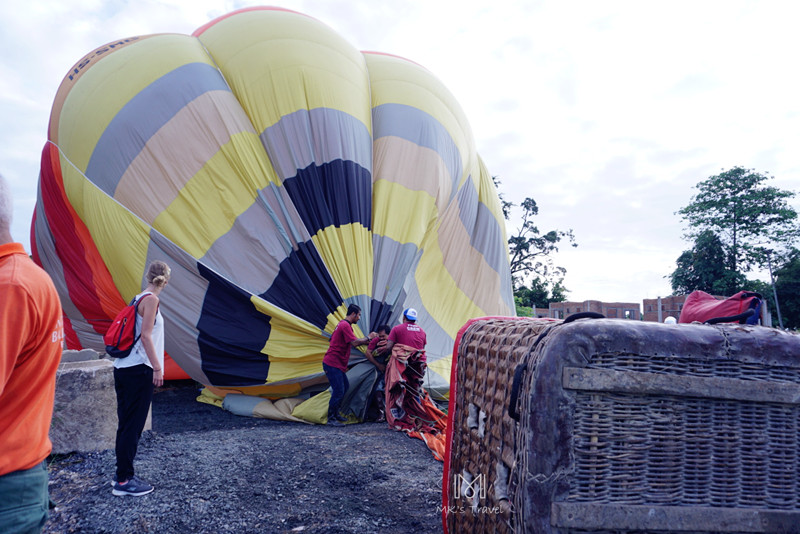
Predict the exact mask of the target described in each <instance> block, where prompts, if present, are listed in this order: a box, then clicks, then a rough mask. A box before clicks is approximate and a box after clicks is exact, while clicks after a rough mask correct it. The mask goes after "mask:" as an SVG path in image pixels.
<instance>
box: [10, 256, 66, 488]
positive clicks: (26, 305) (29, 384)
mask: <svg viewBox="0 0 800 534" xmlns="http://www.w3.org/2000/svg"><path fill="white" fill-rule="evenodd" d="M63 339H64V325H63V319H62V315H61V302H60V301H59V299H58V293H57V292H56V288H55V286H54V285H53V281H52V280H51V279H50V277H49V276H48V275H47V273H46V272H44V270H42V269H41V268H40V267H39V266H37V265H36V264H35V263H33V261H31V259H30V258H29V257H28V254H27V253H26V252H25V249H24V248H23V247H22V245H21V244H20V243H6V244H4V245H0V475H5V474H6V473H11V472H13V471H20V470H23V469H30V468H31V467H33V466H35V465H36V464H38V463H39V462H41V461H42V460H44V459H45V458H47V455H48V454H50V451H51V450H52V443H50V435H49V434H50V420H51V418H52V416H53V399H54V397H55V391H56V370H57V369H58V364H59V362H60V361H61V348H62V341H63Z"/></svg>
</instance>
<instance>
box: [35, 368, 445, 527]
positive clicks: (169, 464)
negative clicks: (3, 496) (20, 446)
mask: <svg viewBox="0 0 800 534" xmlns="http://www.w3.org/2000/svg"><path fill="white" fill-rule="evenodd" d="M198 393H199V390H198V388H197V386H196V384H195V383H194V382H192V381H175V382H168V383H167V384H166V385H165V387H163V388H159V389H158V390H157V391H156V394H155V396H154V399H153V430H152V431H148V432H145V433H144V435H143V436H142V440H141V442H140V444H139V452H138V454H137V457H136V461H135V463H134V465H135V467H136V473H137V475H139V476H140V477H141V478H143V479H144V480H146V481H148V482H150V483H151V484H153V485H154V486H155V488H156V489H155V491H154V492H153V493H150V494H149V495H145V496H142V497H115V496H113V495H112V494H111V485H110V481H111V476H112V475H113V474H114V467H115V458H114V451H113V450H107V451H102V452H96V453H74V454H71V455H64V456H52V457H51V458H50V497H51V499H52V500H53V501H55V503H56V506H57V507H56V509H55V510H51V513H50V520H49V521H48V522H47V525H46V526H45V530H44V532H48V533H67V532H82V533H84V532H85V533H224V532H236V533H279V532H303V533H314V534H322V533H325V534H334V533H350V532H358V533H365V532H366V533H370V532H381V533H437V532H442V524H441V514H440V507H441V485H442V463H441V462H438V461H436V460H435V459H434V458H433V455H432V454H431V453H430V451H428V449H427V447H426V446H425V444H424V443H423V442H422V441H420V440H417V439H412V438H409V437H408V436H406V435H405V434H403V433H401V432H395V431H392V430H390V429H389V428H388V427H387V426H386V423H364V424H358V425H346V426H344V427H331V426H324V425H305V424H302V423H288V422H281V421H271V420H267V419H254V418H250V417H239V416H236V415H233V414H231V413H229V412H226V411H224V410H222V409H220V408H217V407H215V406H210V405H207V404H203V403H199V402H197V401H196V400H195V398H196V397H197V395H198Z"/></svg>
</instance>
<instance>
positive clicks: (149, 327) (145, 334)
mask: <svg viewBox="0 0 800 534" xmlns="http://www.w3.org/2000/svg"><path fill="white" fill-rule="evenodd" d="M139 309H140V310H142V334H141V336H142V337H141V342H142V347H144V352H145V354H147V359H148V360H150V365H151V366H152V367H153V385H154V386H161V385H163V384H164V370H163V369H162V368H161V363H160V362H159V361H158V355H156V346H155V343H153V326H154V325H155V323H156V313H157V312H158V297H157V296H155V295H149V296H148V297H145V298H143V299H142V300H141V301H140V303H139Z"/></svg>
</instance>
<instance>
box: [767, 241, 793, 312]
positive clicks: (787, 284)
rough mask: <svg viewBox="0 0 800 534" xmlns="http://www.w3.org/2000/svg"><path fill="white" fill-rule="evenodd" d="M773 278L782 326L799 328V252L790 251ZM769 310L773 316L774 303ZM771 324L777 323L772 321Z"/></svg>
mask: <svg viewBox="0 0 800 534" xmlns="http://www.w3.org/2000/svg"><path fill="white" fill-rule="evenodd" d="M774 277H775V291H776V292H777V293H778V304H779V305H780V307H781V317H782V318H783V326H785V327H786V328H800V250H798V249H794V250H792V252H791V253H790V254H789V257H788V259H787V261H786V262H785V263H784V264H783V265H782V266H781V267H779V268H778V269H777V270H775V271H774ZM770 310H772V311H773V316H774V315H775V313H774V311H775V306H774V303H773V305H772V306H771V307H770ZM772 324H778V323H777V321H775V320H773V321H772Z"/></svg>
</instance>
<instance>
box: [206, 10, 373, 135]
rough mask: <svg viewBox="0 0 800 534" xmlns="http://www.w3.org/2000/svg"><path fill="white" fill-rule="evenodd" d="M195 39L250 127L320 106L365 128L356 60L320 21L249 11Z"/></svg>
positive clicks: (364, 96)
mask: <svg viewBox="0 0 800 534" xmlns="http://www.w3.org/2000/svg"><path fill="white" fill-rule="evenodd" d="M265 36H267V37H265ZM200 40H201V41H202V42H203V44H204V45H205V46H206V48H207V49H208V50H209V52H210V53H211V55H212V56H213V57H214V59H215V61H216V63H217V65H218V66H219V67H220V70H221V71H222V72H223V74H224V76H225V78H226V79H227V80H228V83H229V84H230V87H231V89H232V90H233V92H234V94H236V96H237V98H238V99H239V102H240V103H241V104H242V106H243V107H244V108H245V110H246V111H247V113H248V115H249V116H250V117H251V120H252V121H253V124H254V126H255V127H256V130H258V131H263V130H264V129H266V128H267V127H269V126H272V125H273V124H275V123H277V122H278V121H279V120H280V119H281V117H283V116H284V115H286V114H288V113H291V112H293V111H297V110H300V109H314V108H320V107H325V108H332V109H338V110H341V111H344V112H346V113H349V114H350V115H353V116H354V117H357V118H358V119H359V120H360V121H361V122H362V123H363V124H365V125H366V127H367V128H368V129H370V125H371V110H370V107H369V81H368V75H367V71H366V65H365V62H364V58H363V56H362V55H361V53H360V52H358V50H356V49H355V48H354V47H353V46H352V45H350V44H349V43H348V42H347V41H346V40H344V39H343V38H342V37H341V36H339V35H338V34H337V33H335V32H334V31H333V30H332V29H331V28H329V27H328V26H326V25H325V24H323V23H321V22H319V21H317V20H315V19H312V18H310V17H306V16H304V15H299V14H297V13H291V12H285V11H266V10H265V11H263V12H258V11H252V12H248V13H247V16H232V17H229V18H227V19H225V20H223V21H220V22H218V23H217V24H215V25H214V26H212V27H211V28H209V29H208V30H207V31H205V32H204V33H203V34H202V35H201V36H200ZM370 131H371V130H370Z"/></svg>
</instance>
